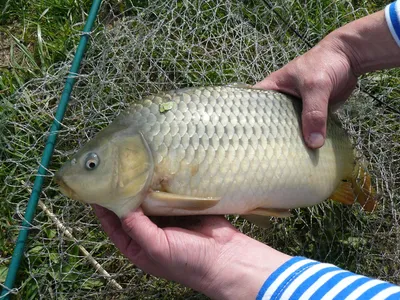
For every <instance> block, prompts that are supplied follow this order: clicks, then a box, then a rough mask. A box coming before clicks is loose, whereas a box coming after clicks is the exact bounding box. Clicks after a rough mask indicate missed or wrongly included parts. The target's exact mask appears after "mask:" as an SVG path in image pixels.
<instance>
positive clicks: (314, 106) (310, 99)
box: [301, 89, 329, 149]
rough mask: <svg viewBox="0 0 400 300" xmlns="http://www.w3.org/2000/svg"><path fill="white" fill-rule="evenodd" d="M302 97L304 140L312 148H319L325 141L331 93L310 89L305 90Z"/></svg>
mask: <svg viewBox="0 0 400 300" xmlns="http://www.w3.org/2000/svg"><path fill="white" fill-rule="evenodd" d="M302 98H303V111H302V117H301V119H302V129H303V136H304V141H305V143H306V144H307V146H308V147H310V148H311V149H317V148H320V147H322V146H323V145H324V143H325V137H326V122H327V116H328V102H329V95H328V94H326V93H322V92H321V90H318V89H310V90H307V91H306V92H304V95H303V97H302Z"/></svg>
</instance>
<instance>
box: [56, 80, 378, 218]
mask: <svg viewBox="0 0 400 300" xmlns="http://www.w3.org/2000/svg"><path fill="white" fill-rule="evenodd" d="M301 110H302V102H301V100H300V99H298V98H296V97H293V96H290V95H287V94H284V93H281V92H277V91H272V90H262V89H256V88H252V87H250V86H246V85H225V86H205V87H190V88H184V89H177V90H172V91H169V92H163V93H158V94H153V95H149V96H146V97H144V98H143V99H142V100H140V101H135V102H134V103H132V104H131V105H130V106H129V108H128V109H127V110H125V111H123V112H122V113H121V114H120V115H118V116H117V117H116V118H115V119H114V121H113V122H111V123H110V125H108V126H107V127H106V128H104V129H103V130H101V131H100V132H99V133H98V134H96V135H95V137H94V138H93V139H91V140H89V141H88V142H87V143H86V144H85V145H84V146H83V147H82V148H81V149H80V150H79V151H77V152H76V153H75V154H74V155H73V157H72V158H71V159H70V160H69V161H67V162H66V163H64V165H63V166H62V167H61V168H60V169H59V170H58V171H57V172H56V174H55V181H56V182H57V183H58V185H59V186H60V191H61V192H62V193H63V194H64V195H65V196H67V197H69V198H71V199H75V200H79V201H81V202H84V203H87V204H98V205H101V206H103V207H105V208H107V209H109V210H111V211H113V212H114V213H115V214H116V215H117V216H119V217H121V218H122V217H124V216H126V215H127V214H128V213H129V212H131V211H133V210H135V209H137V208H138V207H141V208H142V209H143V211H144V213H145V214H146V215H148V216H181V215H207V214H213V215H229V214H230V215H241V216H244V217H247V218H248V219H249V220H253V221H254V222H255V223H257V222H259V221H257V218H264V217H288V216H290V215H291V213H290V211H291V210H292V209H297V208H302V207H309V206H313V205H317V204H319V203H321V202H323V201H325V200H327V199H332V200H335V201H338V202H341V203H344V204H347V205H351V204H353V203H355V202H359V203H360V204H361V205H362V206H363V208H364V209H365V210H366V211H373V210H374V209H375V207H376V204H377V201H376V192H375V191H374V189H373V188H372V184H371V177H370V175H369V174H368V172H367V171H366V169H365V168H364V167H363V166H362V164H360V163H359V162H358V161H357V160H356V158H355V157H356V156H355V152H354V148H353V146H352V144H351V141H350V139H349V136H348V134H347V133H346V131H345V130H344V129H343V127H342V126H341V124H340V122H339V120H338V118H337V117H336V116H335V115H334V114H332V113H330V114H329V116H328V121H327V135H326V141H325V144H324V146H323V147H321V148H319V149H315V150H313V149H310V148H308V147H307V146H306V144H305V143H304V140H303V138H302V132H301ZM260 222H261V221H260ZM261 223H262V222H261Z"/></svg>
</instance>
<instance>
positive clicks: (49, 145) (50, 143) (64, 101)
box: [1, 0, 101, 299]
mask: <svg viewBox="0 0 400 300" xmlns="http://www.w3.org/2000/svg"><path fill="white" fill-rule="evenodd" d="M100 4H101V0H93V2H92V6H91V8H90V11H89V16H88V18H87V20H86V24H85V27H84V28H83V33H82V36H81V38H80V41H79V45H78V48H77V50H76V54H75V57H74V60H73V61H72V66H71V69H70V71H69V74H68V78H67V80H66V82H65V86H64V91H63V93H62V95H61V100H60V103H59V105H58V107H57V111H56V115H55V118H54V121H53V124H52V125H51V128H50V134H49V137H48V139H47V142H46V146H45V149H44V152H43V156H42V160H41V162H40V166H39V170H38V173H37V174H36V178H35V182H34V185H33V189H32V193H31V196H30V198H29V201H28V206H27V208H26V212H25V216H24V220H23V222H22V226H21V229H20V231H19V234H18V239H17V243H16V245H15V248H14V252H13V256H12V259H11V263H10V266H9V269H8V273H7V278H6V281H5V283H4V288H3V290H2V292H1V299H9V297H10V293H11V290H12V288H13V286H14V282H15V278H16V276H17V272H18V268H19V266H20V263H21V259H22V255H23V254H24V248H25V243H26V240H27V237H28V233H29V228H30V226H31V223H32V220H33V217H34V215H35V210H36V206H37V204H38V201H39V196H40V193H41V191H42V186H43V181H44V176H45V175H46V169H47V167H48V165H49V162H50V159H51V156H52V155H53V151H54V145H55V142H56V138H57V134H58V130H59V129H60V127H61V122H62V120H63V118H64V114H65V111H66V109H67V105H68V101H69V98H70V95H71V92H72V87H73V86H74V84H75V81H76V76H77V74H78V71H79V67H80V64H81V61H82V58H83V55H84V53H85V49H86V45H87V43H88V40H89V36H90V31H91V30H92V27H93V24H94V22H95V20H96V17H97V13H98V10H99V7H100Z"/></svg>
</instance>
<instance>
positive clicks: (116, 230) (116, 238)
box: [92, 204, 131, 254]
mask: <svg viewBox="0 0 400 300" xmlns="http://www.w3.org/2000/svg"><path fill="white" fill-rule="evenodd" d="M92 207H93V209H94V212H95V214H96V216H97V218H98V219H99V221H100V224H101V227H102V228H103V230H104V232H105V233H106V234H107V235H108V236H109V237H110V240H111V241H112V242H113V243H114V244H115V246H116V247H117V248H118V249H120V250H121V252H122V253H124V254H125V253H126V251H127V249H128V248H129V245H130V243H131V238H130V237H129V236H128V235H127V234H126V233H125V231H124V230H123V229H122V224H121V221H120V220H119V218H118V217H117V215H115V214H114V213H113V212H111V211H109V210H108V209H106V208H104V207H102V206H100V205H96V204H93V205H92Z"/></svg>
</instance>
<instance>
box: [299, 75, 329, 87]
mask: <svg viewBox="0 0 400 300" xmlns="http://www.w3.org/2000/svg"><path fill="white" fill-rule="evenodd" d="M330 82H331V80H330V77H329V75H327V74H326V73H324V72H318V73H316V74H313V76H307V77H305V78H304V79H303V87H304V88H305V89H307V90H314V89H321V88H322V89H327V88H328V87H329V86H330Z"/></svg>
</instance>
